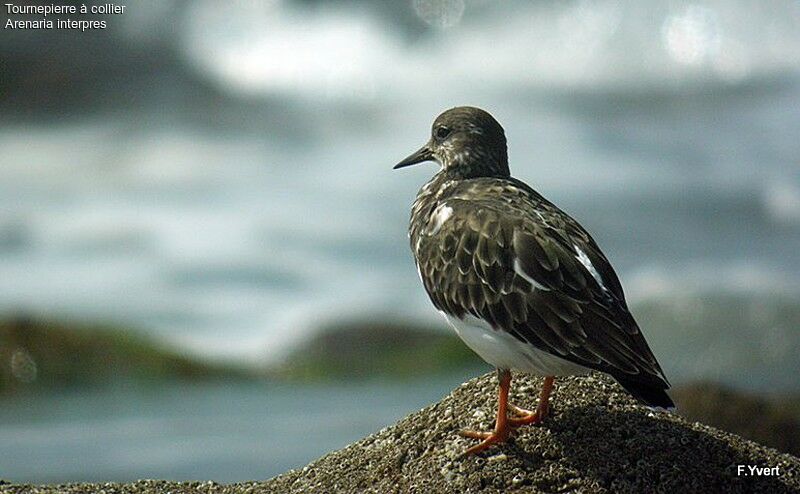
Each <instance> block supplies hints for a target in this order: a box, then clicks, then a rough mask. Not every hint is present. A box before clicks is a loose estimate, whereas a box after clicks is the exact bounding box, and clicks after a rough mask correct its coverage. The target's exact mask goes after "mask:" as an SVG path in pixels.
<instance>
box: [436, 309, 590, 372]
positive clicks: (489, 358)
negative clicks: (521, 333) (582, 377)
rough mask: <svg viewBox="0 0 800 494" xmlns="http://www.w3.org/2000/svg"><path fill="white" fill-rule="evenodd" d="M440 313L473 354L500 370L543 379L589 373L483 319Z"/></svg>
mask: <svg viewBox="0 0 800 494" xmlns="http://www.w3.org/2000/svg"><path fill="white" fill-rule="evenodd" d="M439 312H440V313H441V314H442V315H443V316H444V317H445V319H447V322H448V323H449V324H450V326H452V328H453V329H454V330H455V332H456V334H457V335H458V336H459V337H460V338H461V340H462V341H463V342H464V343H466V345H467V346H468V347H470V348H471V349H472V351H474V352H475V353H477V354H478V355H479V356H480V357H481V358H482V359H483V360H485V361H486V362H488V363H489V364H491V365H493V366H494V367H497V368H498V369H510V370H516V371H519V372H526V373H530V374H536V375H540V376H567V375H574V374H584V373H586V372H588V371H589V369H588V368H586V367H583V366H581V365H578V364H575V363H573V362H570V361H569V360H565V359H563V358H561V357H558V356H556V355H553V354H551V353H549V352H545V351H544V350H539V349H538V348H536V347H535V346H533V345H531V344H530V343H526V342H523V341H520V340H518V339H517V338H514V337H513V336H511V335H510V334H508V333H506V332H505V331H498V330H495V329H493V328H492V327H491V326H490V325H489V324H488V323H487V322H485V321H483V320H482V319H478V318H476V317H473V316H470V315H468V316H465V317H464V319H463V320H462V319H459V318H457V317H453V316H450V315H447V314H445V313H444V312H442V311H439Z"/></svg>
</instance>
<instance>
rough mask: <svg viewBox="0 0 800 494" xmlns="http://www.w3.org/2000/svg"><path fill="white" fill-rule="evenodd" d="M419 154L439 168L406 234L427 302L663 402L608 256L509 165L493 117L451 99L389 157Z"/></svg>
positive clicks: (662, 383)
mask: <svg viewBox="0 0 800 494" xmlns="http://www.w3.org/2000/svg"><path fill="white" fill-rule="evenodd" d="M427 160H435V161H438V162H439V163H440V165H441V170H440V171H439V172H438V173H436V174H435V175H434V177H433V178H432V179H431V180H430V181H429V182H428V183H427V184H425V185H424V186H423V187H422V188H421V189H420V191H419V194H418V195H417V198H416V200H415V201H414V205H413V207H412V211H411V221H410V227H409V238H410V241H411V249H412V251H413V253H414V258H415V260H416V264H417V268H418V270H419V274H420V278H421V279H422V282H423V284H424V286H425V290H426V291H427V293H428V295H429V297H430V299H431V301H432V302H433V304H434V306H436V308H437V309H438V310H440V311H442V312H443V313H444V314H445V315H448V316H450V317H452V318H456V319H457V320H466V319H467V318H468V317H469V316H472V317H474V318H477V319H478V320H481V321H485V322H486V323H488V325H489V326H491V329H490V330H489V331H497V332H505V333H508V334H510V335H512V336H513V337H514V338H516V340H518V341H519V342H522V343H524V344H526V345H531V346H532V347H534V348H535V349H537V350H541V351H544V352H547V354H549V355H555V356H557V357H560V358H562V359H564V360H566V361H569V362H572V363H574V364H578V365H579V366H581V367H585V368H588V369H596V370H600V371H603V372H606V373H609V374H611V375H612V376H614V377H615V378H616V379H617V380H618V381H620V383H621V384H622V385H623V386H625V387H626V388H627V389H628V390H629V391H630V392H631V393H632V394H633V395H634V396H636V397H637V398H639V399H641V400H642V401H644V402H645V403H648V404H650V405H656V406H661V407H669V406H672V401H671V400H670V399H669V397H668V396H667V395H666V393H664V390H665V389H667V388H668V387H669V385H668V383H667V382H666V379H665V378H664V375H663V372H662V370H661V368H660V366H659V364H658V362H657V361H656V359H655V357H654V356H653V353H652V352H651V351H650V349H649V347H648V345H647V342H646V341H645V339H644V337H643V336H642V333H641V331H640V330H639V327H638V325H637V324H636V321H635V320H634V319H633V317H632V316H631V314H630V312H629V311H628V307H627V305H626V303H625V296H624V294H623V291H622V286H621V285H620V282H619V280H618V278H617V275H616V273H615V272H614V270H613V268H612V267H611V264H610V263H609V261H608V259H607V258H606V257H605V255H604V254H603V253H602V252H601V251H600V248H599V247H598V246H597V244H596V243H595V241H594V240H593V239H592V237H591V236H590V235H589V233H587V232H586V230H585V229H584V228H583V227H582V226H581V225H580V224H578V222H577V221H575V220H574V219H572V218H571V217H570V216H569V215H567V214H566V213H564V212H563V211H561V210H560V209H559V208H557V207H556V206H555V205H553V204H552V203H551V202H549V201H548V200H546V199H545V198H544V197H542V196H541V195H540V194H539V193H537V192H536V191H534V190H533V189H532V188H531V187H529V186H528V185H526V184H525V183H523V182H521V181H519V180H517V179H514V178H512V177H511V176H510V173H509V169H508V160H507V152H506V141H505V135H504V133H503V129H502V127H501V126H500V124H498V123H497V122H496V121H495V120H494V118H493V117H492V116H491V115H489V114H488V113H486V112H485V111H483V110H480V109H477V108H471V107H459V108H454V109H451V110H448V111H446V112H444V113H443V114H441V115H440V116H439V117H438V118H437V119H436V121H435V122H434V124H433V129H432V136H431V139H430V141H429V142H428V143H427V144H426V145H425V146H423V148H422V149H420V150H419V151H417V152H416V153H414V154H413V155H411V156H409V158H407V159H406V160H404V161H403V162H401V163H400V164H398V165H397V168H399V167H403V166H408V165H411V164H415V163H418V162H421V161H427ZM553 374H555V372H553Z"/></svg>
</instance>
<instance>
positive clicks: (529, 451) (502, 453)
mask: <svg viewBox="0 0 800 494" xmlns="http://www.w3.org/2000/svg"><path fill="white" fill-rule="evenodd" d="M539 382H540V381H539V380H538V379H535V378H527V377H520V378H515V380H514V382H513V383H512V388H513V394H512V401H513V402H514V403H516V404H518V405H520V406H523V407H529V408H532V407H534V406H535V398H534V397H535V396H536V395H537V389H538V385H539ZM496 391H497V381H496V378H495V376H494V375H493V374H488V375H486V376H483V377H481V378H478V379H474V380H472V381H470V382H468V383H466V384H464V385H462V386H460V387H459V388H457V389H456V390H454V391H453V392H452V393H451V394H450V395H449V396H447V397H446V398H444V399H443V400H442V401H440V402H439V403H436V404H434V405H431V406H429V407H427V408H425V409H423V410H421V411H419V412H417V413H414V414H412V415H409V416H408V417H406V418H404V419H402V420H401V421H399V422H398V423H397V424H395V425H393V426H391V427H388V428H386V429H384V430H381V431H379V432H377V433H375V434H373V435H371V436H369V437H367V438H364V439H362V440H361V441H359V442H357V443H355V444H352V445H350V446H348V447H346V448H344V449H342V450H339V451H336V452H333V453H330V454H328V455H326V456H324V457H323V458H321V459H319V460H317V461H315V462H313V463H311V464H310V465H308V466H306V467H304V468H302V469H298V470H292V471H289V472H287V473H285V474H283V475H280V476H278V477H276V478H274V479H271V480H268V481H265V482H252V483H242V484H231V485H220V484H215V483H211V482H208V483H172V482H165V481H140V482H136V483H132V484H70V485H62V486H21V485H13V484H12V485H3V486H0V492H2V493H15V494H16V493H35V492H104V493H107V494H113V493H142V492H158V493H161V492H163V493H166V492H171V493H189V492H192V493H194V492H198V493H209V494H211V493H239V492H254V493H255V492H270V493H283V492H287V493H326V492H374V493H401V492H403V493H405V492H409V493H412V492H413V493H431V492H453V493H456V492H476V493H478V492H479V493H495V492H521V493H522V492H609V493H612V492H614V493H617V492H698V493H708V492H726V493H736V492H742V493H744V492H764V493H783V492H800V459H798V458H796V457H794V456H791V455H788V454H781V453H778V452H777V451H775V450H773V449H770V448H767V447H764V446H761V445H759V444H756V443H753V442H751V441H747V440H745V439H742V438H740V437H738V436H735V435H732V434H728V433H725V432H722V431H719V430H716V429H713V428H710V427H707V426H704V425H702V424H699V423H689V422H687V421H685V420H684V419H682V418H681V417H680V416H678V415H675V414H669V413H666V412H654V411H651V410H649V409H647V408H645V407H642V406H640V405H637V404H636V403H634V402H633V400H632V399H631V398H630V397H629V396H628V395H627V394H626V393H625V392H624V391H622V389H621V388H620V387H619V386H618V385H617V384H616V383H614V382H613V381H612V380H611V379H609V378H607V377H604V376H600V375H591V376H588V377H575V378H565V379H560V380H557V381H556V390H555V393H554V395H553V402H552V403H553V415H552V416H551V417H550V418H549V419H548V420H547V421H545V422H544V423H543V424H541V425H538V426H530V427H525V428H522V429H520V431H519V433H518V434H517V436H516V437H515V439H514V440H513V441H512V442H510V443H508V444H506V445H503V446H501V447H496V448H492V449H491V450H489V451H487V452H486V453H484V454H482V455H480V456H476V457H467V458H462V457H461V453H462V452H463V451H464V450H465V449H466V448H467V447H468V446H469V445H471V444H474V441H472V440H468V439H464V438H461V437H459V436H458V435H457V434H456V432H457V431H458V430H459V429H460V428H464V427H469V428H484V429H488V428H489V427H491V425H492V422H493V415H494V407H495V397H496ZM754 419H757V417H754ZM298 440H302V438H298ZM738 465H755V466H758V467H772V468H773V470H772V472H775V468H777V474H776V475H772V476H744V475H743V476H739V475H737V466H738ZM745 472H746V473H749V470H748V469H747V468H746V467H745Z"/></svg>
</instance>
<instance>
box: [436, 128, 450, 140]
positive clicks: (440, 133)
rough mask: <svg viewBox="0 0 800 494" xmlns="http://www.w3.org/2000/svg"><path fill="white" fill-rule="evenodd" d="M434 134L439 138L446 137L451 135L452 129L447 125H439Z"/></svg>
mask: <svg viewBox="0 0 800 494" xmlns="http://www.w3.org/2000/svg"><path fill="white" fill-rule="evenodd" d="M434 135H436V138H437V139H444V138H445V137H447V136H449V135H450V129H448V128H447V127H438V128H437V129H436V130H435V131H434Z"/></svg>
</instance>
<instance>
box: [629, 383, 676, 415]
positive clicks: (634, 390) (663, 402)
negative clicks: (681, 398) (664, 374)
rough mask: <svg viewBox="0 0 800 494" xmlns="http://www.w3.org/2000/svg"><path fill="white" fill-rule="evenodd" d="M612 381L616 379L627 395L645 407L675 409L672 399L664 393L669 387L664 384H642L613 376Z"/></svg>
mask: <svg viewBox="0 0 800 494" xmlns="http://www.w3.org/2000/svg"><path fill="white" fill-rule="evenodd" d="M614 379H616V380H617V382H619V383H620V384H621V385H622V387H623V388H625V389H626V390H627V391H628V393H630V394H632V395H633V397H634V398H636V399H637V400H639V401H641V402H642V403H644V404H645V405H647V406H651V407H660V408H665V409H672V408H675V403H673V402H672V398H670V397H669V395H668V394H667V392H666V391H665V389H666V388H668V387H669V386H668V385H667V384H666V383H663V384H662V385H659V384H656V383H643V382H640V381H634V380H632V379H626V378H625V377H620V376H614Z"/></svg>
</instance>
